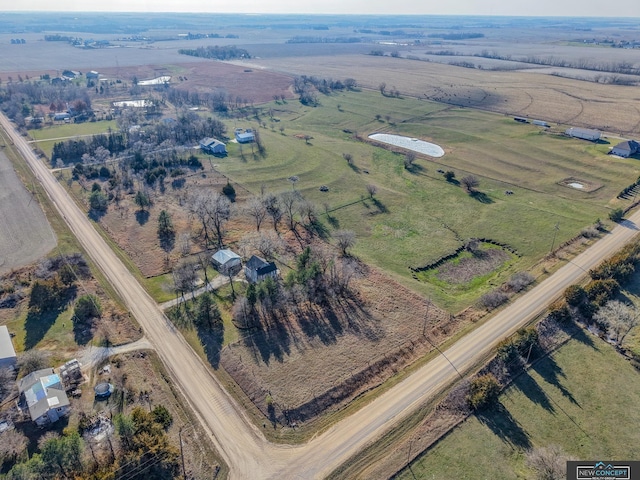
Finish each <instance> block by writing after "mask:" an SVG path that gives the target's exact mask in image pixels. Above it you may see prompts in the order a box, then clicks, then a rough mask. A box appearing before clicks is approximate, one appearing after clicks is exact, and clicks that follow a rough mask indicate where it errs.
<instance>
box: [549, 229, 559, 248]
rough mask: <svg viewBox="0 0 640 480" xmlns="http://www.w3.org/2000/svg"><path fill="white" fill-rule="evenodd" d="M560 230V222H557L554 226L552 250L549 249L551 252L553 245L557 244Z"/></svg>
mask: <svg viewBox="0 0 640 480" xmlns="http://www.w3.org/2000/svg"><path fill="white" fill-rule="evenodd" d="M558 230H560V222H556V224H555V225H554V227H553V241H552V242H551V250H550V251H549V253H553V247H554V246H555V244H556V235H558Z"/></svg>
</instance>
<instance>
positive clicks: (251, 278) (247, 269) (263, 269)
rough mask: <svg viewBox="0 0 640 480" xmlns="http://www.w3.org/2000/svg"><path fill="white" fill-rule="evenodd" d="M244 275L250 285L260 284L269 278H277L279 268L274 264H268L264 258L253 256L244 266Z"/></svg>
mask: <svg viewBox="0 0 640 480" xmlns="http://www.w3.org/2000/svg"><path fill="white" fill-rule="evenodd" d="M244 274H245V276H246V277H247V281H248V282H249V283H258V282H261V281H262V280H265V279H266V278H268V277H271V278H276V277H277V276H278V268H277V267H276V264H275V263H273V262H267V261H266V260H265V259H264V258H260V257H258V256H256V255H252V256H251V258H250V259H249V261H248V262H247V263H246V265H245V266H244Z"/></svg>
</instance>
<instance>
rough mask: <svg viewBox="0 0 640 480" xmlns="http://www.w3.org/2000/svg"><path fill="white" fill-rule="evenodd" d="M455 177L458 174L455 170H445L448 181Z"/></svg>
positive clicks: (445, 177)
mask: <svg viewBox="0 0 640 480" xmlns="http://www.w3.org/2000/svg"><path fill="white" fill-rule="evenodd" d="M454 178H456V174H455V172H454V171H453V170H447V171H446V172H444V179H445V180H446V181H447V182H451V181H453V179H454Z"/></svg>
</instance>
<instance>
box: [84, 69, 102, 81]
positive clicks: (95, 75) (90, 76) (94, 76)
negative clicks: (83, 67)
mask: <svg viewBox="0 0 640 480" xmlns="http://www.w3.org/2000/svg"><path fill="white" fill-rule="evenodd" d="M99 76H100V74H99V73H98V72H96V71H95V70H91V71H90V72H87V74H86V77H87V79H88V80H97V79H98V77H99Z"/></svg>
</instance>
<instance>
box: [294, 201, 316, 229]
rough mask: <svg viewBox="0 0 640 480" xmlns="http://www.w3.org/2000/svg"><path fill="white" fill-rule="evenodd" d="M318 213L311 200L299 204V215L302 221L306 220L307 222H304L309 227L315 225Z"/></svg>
mask: <svg viewBox="0 0 640 480" xmlns="http://www.w3.org/2000/svg"><path fill="white" fill-rule="evenodd" d="M316 211H317V208H316V205H315V204H314V203H313V202H312V201H310V200H307V199H305V198H303V199H301V200H300V202H299V203H298V213H299V214H300V217H301V218H302V219H306V221H305V220H303V221H304V222H305V224H306V225H307V226H311V225H313V224H314V223H315V220H316Z"/></svg>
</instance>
